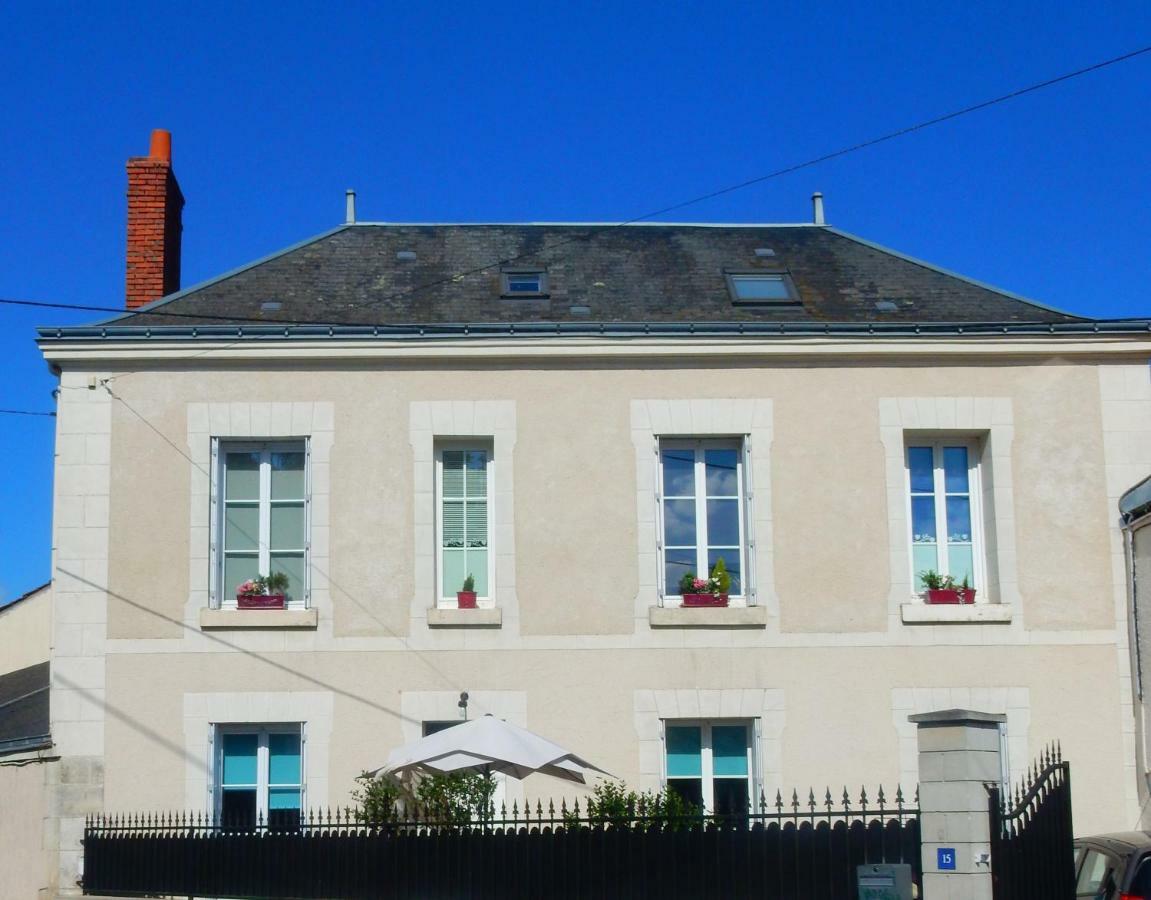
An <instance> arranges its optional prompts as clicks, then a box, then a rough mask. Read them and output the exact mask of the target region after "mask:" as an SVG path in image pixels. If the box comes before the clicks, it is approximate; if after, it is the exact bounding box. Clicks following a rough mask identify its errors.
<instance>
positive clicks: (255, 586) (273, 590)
mask: <svg viewBox="0 0 1151 900" xmlns="http://www.w3.org/2000/svg"><path fill="white" fill-rule="evenodd" d="M287 590H288V576H287V575H285V574H284V573H283V572H273V573H272V574H271V575H257V576H256V577H255V578H252V579H249V580H248V581H245V582H244V583H243V584H241V585H240V586H239V587H238V588H236V607H237V608H238V609H283V608H284V594H285V591H287Z"/></svg>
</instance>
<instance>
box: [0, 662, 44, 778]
mask: <svg viewBox="0 0 1151 900" xmlns="http://www.w3.org/2000/svg"><path fill="white" fill-rule="evenodd" d="M48 665H49V664H48V663H46V662H42V663H37V664H36V665H34V666H28V667H27V668H26V669H17V670H16V671H15V672H9V673H7V674H6V675H0V755H3V754H5V753H16V752H20V751H27V750H35V749H37V748H40V747H46V746H48V745H49V744H51V742H52V741H51V738H50V737H49V729H50V726H49V720H48V680H49V670H48Z"/></svg>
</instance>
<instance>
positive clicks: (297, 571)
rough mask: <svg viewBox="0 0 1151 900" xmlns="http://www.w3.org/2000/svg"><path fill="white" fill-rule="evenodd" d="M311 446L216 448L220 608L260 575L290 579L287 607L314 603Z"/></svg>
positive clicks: (238, 444) (228, 444)
mask: <svg viewBox="0 0 1151 900" xmlns="http://www.w3.org/2000/svg"><path fill="white" fill-rule="evenodd" d="M307 458H308V450H307V442H306V441H303V440H296V441H264V442H249V441H245V442H239V441H228V442H221V443H219V444H218V445H217V447H216V459H217V465H216V479H215V497H214V500H215V502H216V507H217V516H218V518H217V524H216V541H215V546H214V550H216V551H217V552H215V572H216V596H217V598H218V605H219V606H222V607H225V608H227V607H234V606H235V605H236V591H237V588H238V587H239V586H240V585H241V584H243V583H244V582H245V581H248V580H250V579H252V578H255V577H256V576H258V575H270V574H272V573H273V572H282V573H283V574H285V575H287V576H288V589H287V593H286V596H287V604H288V606H289V607H294V608H302V607H304V606H306V605H307V597H308V551H309V546H310V542H309V537H308V512H309V510H308V503H309V492H308V476H307Z"/></svg>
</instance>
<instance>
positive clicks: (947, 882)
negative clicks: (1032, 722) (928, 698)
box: [908, 709, 1007, 900]
mask: <svg viewBox="0 0 1151 900" xmlns="http://www.w3.org/2000/svg"><path fill="white" fill-rule="evenodd" d="M908 718H909V719H910V721H912V722H914V723H915V724H916V725H917V726H918V739H919V810H920V812H919V828H920V836H921V839H922V842H923V847H922V861H923V896H924V897H926V898H932V897H964V898H970V900H991V841H990V831H989V828H988V821H987V790H986V788H984V785H985V784H987V783H989V782H991V783H998V782H999V779H1000V777H1001V771H1002V769H1001V768H1000V759H999V752H1000V751H999V726H1000V724H1001V723H1003V722H1006V721H1007V717H1006V716H1003V715H998V714H994V713H984V712H974V711H972V710H968V709H947V710H941V711H938V712H929V713H919V714H918V715H914V716H909V717H908Z"/></svg>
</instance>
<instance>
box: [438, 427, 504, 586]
mask: <svg viewBox="0 0 1151 900" xmlns="http://www.w3.org/2000/svg"><path fill="white" fill-rule="evenodd" d="M492 469H493V463H492V450H491V446H490V445H488V446H484V445H482V444H466V443H457V442H452V443H444V444H443V445H441V446H440V447H439V448H438V450H437V453H436V488H437V514H436V537H437V543H438V547H439V553H438V565H437V569H438V572H437V575H438V582H439V589H438V593H437V596H438V598H439V605H440V606H446V607H451V606H454V605H455V602H456V593H457V592H458V591H461V590H463V584H464V579H465V578H467V577H468V576H469V575H471V576H472V578H473V579H474V581H475V591H476V597H477V599H478V600H479V601H480V602H481V603H484V604H488V603H490V601H492V600H493V599H494V596H495V595H494V590H493V580H494V567H495V560H494V558H493V555H492V547H491V533H492V515H491V513H492V507H493V503H492V487H493V478H492Z"/></svg>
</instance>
